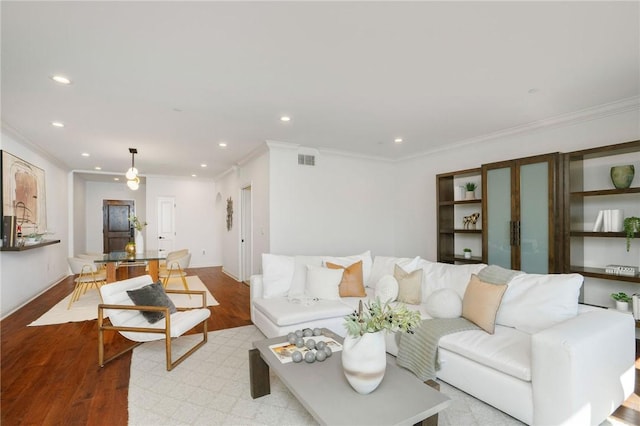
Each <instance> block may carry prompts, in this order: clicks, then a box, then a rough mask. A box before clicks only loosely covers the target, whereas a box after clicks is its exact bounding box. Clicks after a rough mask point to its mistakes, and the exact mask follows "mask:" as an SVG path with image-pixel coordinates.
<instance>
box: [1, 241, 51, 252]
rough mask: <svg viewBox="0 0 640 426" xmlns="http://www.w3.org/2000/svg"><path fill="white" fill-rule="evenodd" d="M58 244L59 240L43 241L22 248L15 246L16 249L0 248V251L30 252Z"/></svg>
mask: <svg viewBox="0 0 640 426" xmlns="http://www.w3.org/2000/svg"><path fill="white" fill-rule="evenodd" d="M59 242H60V240H43V241H41V242H39V243H37V244H29V245H23V246H16V247H0V251H25V250H32V249H36V248H40V247H44V246H50V245H51V244H58V243H59Z"/></svg>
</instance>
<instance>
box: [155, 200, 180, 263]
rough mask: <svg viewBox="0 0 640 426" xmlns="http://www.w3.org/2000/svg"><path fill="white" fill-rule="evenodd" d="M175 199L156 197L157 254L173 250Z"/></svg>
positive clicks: (164, 254) (163, 254)
mask: <svg viewBox="0 0 640 426" xmlns="http://www.w3.org/2000/svg"><path fill="white" fill-rule="evenodd" d="M175 217H176V199H175V198H174V197H158V255H160V256H166V255H167V254H168V253H169V252H172V251H173V250H174V244H175V237H176V219H175Z"/></svg>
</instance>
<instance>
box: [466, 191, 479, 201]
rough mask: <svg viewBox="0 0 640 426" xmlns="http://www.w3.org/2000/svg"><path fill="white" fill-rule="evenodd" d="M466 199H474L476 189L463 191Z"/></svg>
mask: <svg viewBox="0 0 640 426" xmlns="http://www.w3.org/2000/svg"><path fill="white" fill-rule="evenodd" d="M464 198H465V199H466V200H475V199H476V191H467V192H466V193H465V197H464Z"/></svg>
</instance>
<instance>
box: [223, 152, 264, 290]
mask: <svg viewBox="0 0 640 426" xmlns="http://www.w3.org/2000/svg"><path fill="white" fill-rule="evenodd" d="M269 161H270V160H269V154H268V152H267V150H266V149H264V148H263V149H261V150H259V152H256V153H254V155H253V156H252V157H251V158H249V159H248V160H246V161H245V162H243V163H241V164H239V165H237V166H236V167H234V168H233V169H232V170H230V171H229V172H228V173H227V174H225V175H224V176H222V177H221V178H220V179H219V180H218V182H217V187H216V189H217V194H216V201H215V203H216V207H215V212H216V214H215V216H216V218H217V220H216V229H218V230H219V233H220V240H219V241H220V246H221V248H220V250H221V252H222V264H223V268H224V272H225V273H227V274H228V275H230V276H232V277H234V278H236V279H240V278H242V279H245V280H246V279H248V277H241V271H240V220H241V218H240V212H241V209H242V206H241V201H242V199H241V196H240V195H241V192H242V188H245V187H247V186H251V213H252V227H251V228H252V233H251V243H252V250H251V253H252V256H251V257H252V259H251V270H252V272H253V273H260V272H261V268H262V253H268V252H269V251H270V249H269V242H270V225H269V217H270V216H269V214H270V213H269V203H270V177H269V168H270V167H269V164H270V162H269ZM228 198H231V199H232V200H233V226H232V228H231V230H230V231H227V226H226V215H227V211H226V209H227V199H228Z"/></svg>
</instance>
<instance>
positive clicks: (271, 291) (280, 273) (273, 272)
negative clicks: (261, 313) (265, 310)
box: [262, 253, 294, 299]
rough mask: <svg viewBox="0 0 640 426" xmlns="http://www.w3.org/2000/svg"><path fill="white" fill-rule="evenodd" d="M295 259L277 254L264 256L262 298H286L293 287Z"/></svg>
mask: <svg viewBox="0 0 640 426" xmlns="http://www.w3.org/2000/svg"><path fill="white" fill-rule="evenodd" d="M293 272H294V258H293V257H292V256H281V255H277V254H269V253H263V254H262V282H263V288H262V296H263V297H265V298H267V299H268V298H271V297H282V296H286V295H287V294H288V292H289V288H290V287H291V281H292V279H293Z"/></svg>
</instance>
